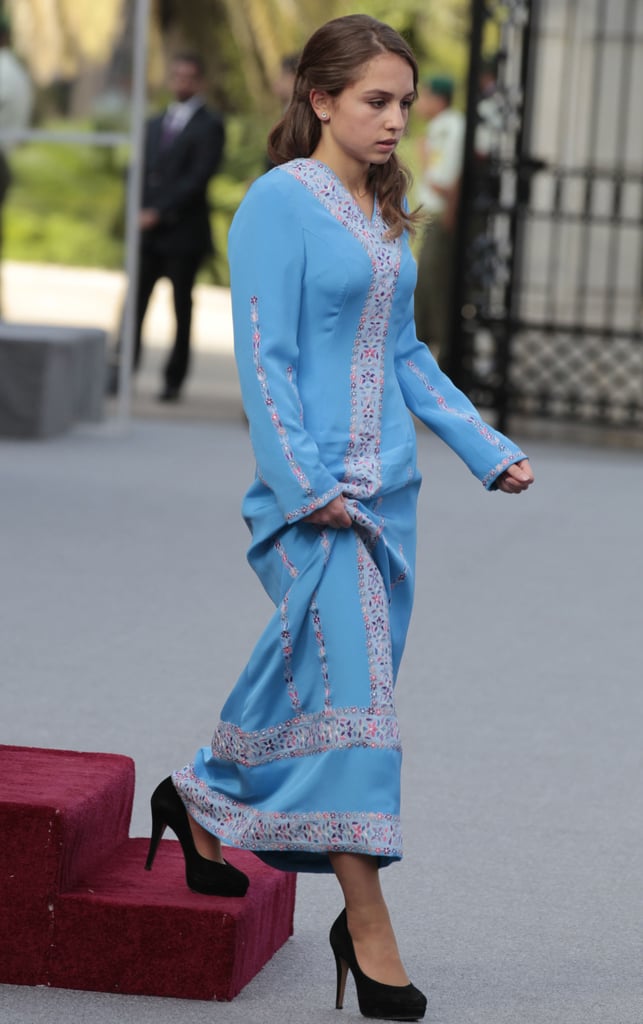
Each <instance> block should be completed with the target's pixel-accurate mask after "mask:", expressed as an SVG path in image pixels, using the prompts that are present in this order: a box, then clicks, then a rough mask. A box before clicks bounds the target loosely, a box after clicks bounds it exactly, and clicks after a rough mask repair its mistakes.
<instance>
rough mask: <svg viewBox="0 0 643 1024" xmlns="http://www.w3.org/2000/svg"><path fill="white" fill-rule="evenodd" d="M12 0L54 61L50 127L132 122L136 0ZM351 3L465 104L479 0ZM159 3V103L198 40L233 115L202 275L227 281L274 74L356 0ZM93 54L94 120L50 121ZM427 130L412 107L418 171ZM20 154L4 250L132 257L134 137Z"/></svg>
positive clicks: (19, 255) (26, 43)
mask: <svg viewBox="0 0 643 1024" xmlns="http://www.w3.org/2000/svg"><path fill="white" fill-rule="evenodd" d="M9 6H10V7H11V8H12V9H13V12H14V14H15V15H17V17H14V27H15V29H16V30H18V29H20V28H21V26H22V27H23V29H25V30H28V31H27V35H23V36H21V37H20V38H18V35H19V33H18V31H16V46H17V49H18V50H19V52H21V54H22V55H23V56H24V58H25V59H26V60H27V63H28V64H29V66H30V68H32V70H33V71H34V77H35V78H36V79H37V80H38V81H40V82H43V80H44V77H46V76H45V75H44V71H45V68H47V69H49V71H50V72H51V75H50V84H49V86H48V91H47V90H42V92H43V95H44V94H45V93H46V94H47V95H48V96H49V100H48V101H47V102H45V103H43V104H42V106H41V110H42V111H43V113H42V114H41V116H40V123H39V127H40V128H49V129H52V130H55V129H56V128H57V127H61V128H62V127H64V128H66V129H70V128H73V129H79V128H80V129H82V128H85V129H87V130H89V129H93V130H100V129H107V130H109V129H116V130H118V129H121V130H123V129H126V124H127V121H128V115H129V102H128V95H127V88H128V84H127V82H126V81H125V78H124V71H123V69H124V68H126V67H127V66H128V65H127V60H128V57H127V55H128V53H130V52H131V28H132V10H133V8H132V3H131V0H105V3H104V4H101V5H99V6H100V7H101V11H102V14H101V18H100V19H98V20H97V19H95V18H93V15H92V17H91V18H89V14H88V12H94V13H95V3H94V0H14V3H13V4H9ZM96 9H97V8H96ZM350 9H351V11H352V12H355V13H366V14H370V15H372V16H374V17H377V18H380V19H381V20H383V21H387V22H388V23H389V24H391V25H393V26H394V27H395V28H396V29H398V31H400V32H402V33H403V34H404V35H405V37H406V38H407V39H408V40H409V42H410V43H411V45H412V46H413V48H414V50H415V52H416V54H417V56H418V61H419V64H420V70H421V74H422V76H423V77H424V76H426V75H429V74H434V73H438V72H440V73H448V74H450V75H452V76H453V77H454V78H455V80H456V82H457V83H458V87H459V89H458V91H457V92H456V102H457V103H458V102H459V103H460V104H461V103H462V98H463V95H464V78H465V75H466V66H467V43H466V35H467V26H468V12H469V0H397V3H395V4H393V3H391V2H390V0H388V2H387V0H353V2H352V3H351V8H350ZM119 12H120V13H119ZM152 12H153V23H152V25H151V32H150V56H149V61H148V71H149V95H150V101H151V106H152V107H153V108H154V109H158V108H159V107H160V106H161V105H162V104H163V103H164V102H165V100H166V99H167V94H166V92H165V87H164V83H163V69H164V67H165V64H166V61H167V57H168V55H169V54H171V53H172V52H175V51H176V50H177V49H184V48H186V47H187V48H190V49H196V50H198V51H199V52H200V53H202V54H203V56H204V59H205V61H206V65H207V70H208V81H209V82H210V90H209V92H210V96H209V99H210V102H211V103H213V104H214V105H215V106H216V107H218V109H220V110H222V111H223V112H224V114H225V118H226V127H227V142H226V150H225V157H224V162H223V166H222V168H221V170H220V172H219V174H217V176H216V177H215V178H214V180H213V182H212V184H211V201H212V210H213V213H212V224H213V233H214V237H215V243H216V250H217V251H216V256H215V259H214V261H213V262H212V263H211V264H210V265H208V266H206V267H205V268H204V270H203V271H202V278H203V279H205V280H210V281H215V282H216V283H219V284H226V283H227V281H228V271H227V263H226V239H227V233H228V228H229V225H230V221H231V219H232V216H233V215H234V211H235V210H236V208H237V206H238V205H239V203H240V201H241V199H242V198H243V195H244V193H245V191H246V189H247V187H248V185H249V184H250V182H251V181H252V180H253V179H254V178H256V177H257V176H258V175H259V174H261V173H262V172H263V170H264V167H265V160H266V156H265V144H266V137H267V134H268V131H269V129H270V127H271V125H272V124H273V123H274V121H275V120H276V119H277V118H278V117H279V106H278V103H277V101H276V100H275V98H274V96H273V95H272V92H271V88H270V84H271V82H272V80H273V78H274V76H275V74H276V72H277V70H278V67H279V62H280V60H281V57H282V56H283V55H284V54H285V53H291V52H294V51H296V50H298V49H300V48H301V46H302V45H303V44H304V42H305V41H306V39H307V38H308V36H309V35H310V34H311V32H312V31H314V29H315V28H317V27H318V26H319V25H320V24H322V23H323V22H324V21H326V20H328V19H329V18H331V17H337V16H339V15H341V14H344V13H346V4H345V2H344V0H153V3H152ZM43 19H44V20H43ZM89 22H91V24H89ZM47 26H49V31H50V33H51V43H50V46H49V51H48V52H47V53H41V52H40V51H41V50H43V48H44V50H46V49H47V48H46V47H44V43H43V38H44V37H43V33H44V32H45V30H46V28H47ZM108 51H109V52H111V54H112V56H111V58H109V57H108V56H107V53H108ZM54 53H55V54H58V58H57V59H59V61H61V63H60V65H59V67H58V69H57V71H56V73H55V74H54V72H53V71H52V70H51V69H52V67H53V64H52V60H53V57H52V54H54ZM60 54H64V60H63V58H62V57H60ZM92 61H94V68H93V71H92V74H94V75H96V73H97V68H98V65H100V66H101V67H102V74H103V92H102V94H100V93H99V95H98V98H97V99H96V98H95V99H94V102H93V104H92V105H91V108H90V109H89V111H88V112H86V113H85V115H84V120H83V121H82V123H81V122H80V121H79V120H78V118H74V119H71V118H65V120H64V122H61V121H58V122H56V121H52V120H51V116H52V115H51V110H52V101H51V96H52V91H53V94H54V95H55V90H62V92H61V95H62V94H64V96H65V104H64V106H65V107H66V108H68V109H69V110H72V111H73V109H74V104H75V103H76V105H77V104H78V102H79V97H80V98H81V99H82V98H83V97H85V98H86V95H87V89H86V83H84V80H82V76H81V78H80V79H79V80H78V82H75V80H73V79H72V78H66V77H65V75H67V73H68V72H69V70H70V69H72V68H76V69H78V68H81V69H82V67H83V66H84V67H88V66H91V63H92ZM38 62H39V63H38ZM101 62H102V63H101ZM35 72H37V73H35ZM56 75H58V76H59V78H57V77H56ZM74 96H75V97H76V99H74ZM55 107H56V104H55V102H54V103H53V108H54V109H55ZM423 128H424V126H423V124H422V123H421V122H420V121H419V119H417V118H413V116H412V118H411V123H410V132H409V134H410V138H409V139H406V140H405V141H404V144H403V146H402V150H401V155H402V157H403V159H405V160H406V162H407V163H409V165H410V166H411V169H412V170H413V169H414V165H415V163H416V147H415V137H417V135H419V133H420V132H421V131H423ZM10 160H11V167H12V172H13V176H14V182H13V185H12V187H11V191H10V192H9V196H8V200H7V203H6V206H5V210H4V256H5V258H9V259H18V260H29V261H34V262H52V263H65V264H76V265H83V266H99V267H106V268H121V267H122V266H123V262H124V252H123V220H124V202H125V195H124V181H125V174H126V166H127V152H126V149H125V148H123V149H118V150H106V149H102V148H99V147H95V146H91V145H86V146H85V145H67V144H55V143H29V144H25V145H23V146H20V147H19V148H17V149H15V150H14V151H13V152H12V154H11V157H10ZM411 199H413V196H412V197H411Z"/></svg>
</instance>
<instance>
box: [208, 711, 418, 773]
mask: <svg viewBox="0 0 643 1024" xmlns="http://www.w3.org/2000/svg"><path fill="white" fill-rule="evenodd" d="M349 747H372V748H378V749H391V750H400V751H401V749H402V743H401V739H400V728H399V724H398V721H397V717H396V715H395V712H394V711H393V712H389V713H376V712H374V711H372V710H371V709H370V708H330V707H328V708H326V709H325V710H324V711H318V712H316V713H315V714H313V715H306V714H301V715H298V716H297V717H296V718H291V719H290V720H289V721H287V722H281V723H280V724H279V725H273V726H270V727H269V728H267V729H259V730H257V731H256V732H244V731H243V730H242V729H240V728H239V726H237V725H233V724H232V723H231V722H219V724H218V726H217V728H216V729H215V732H214V736H213V737H212V744H211V749H212V753H213V755H214V757H217V758H219V759H220V760H222V761H233V762H234V763H235V764H242V765H244V767H246V768H250V767H254V766H256V765H260V764H268V763H270V762H271V761H282V760H283V759H284V758H290V757H307V756H309V755H310V754H322V753H324V752H325V751H327V750H340V749H347V748H349Z"/></svg>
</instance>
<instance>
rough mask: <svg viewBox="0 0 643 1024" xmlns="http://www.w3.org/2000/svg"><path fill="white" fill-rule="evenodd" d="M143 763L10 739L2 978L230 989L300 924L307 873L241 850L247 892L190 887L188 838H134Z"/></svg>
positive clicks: (169, 990) (0, 776)
mask: <svg viewBox="0 0 643 1024" xmlns="http://www.w3.org/2000/svg"><path fill="white" fill-rule="evenodd" d="M133 796H134V762H133V761H132V760H131V759H130V758H128V757H124V756H122V755H117V754H97V753H81V752H78V751H64V750H45V749H40V748H34V747H9V746H4V747H3V746H0V835H1V837H2V841H1V842H0V905H1V906H2V913H1V914H0V981H3V982H7V983H10V984H21V985H53V986H56V987H60V988H76V989H89V990H93V991H100V992H123V993H130V994H140V995H156V996H174V997H180V998H188V999H232V998H233V997H234V996H235V995H237V993H238V992H239V991H240V990H241V989H242V988H243V986H244V985H246V984H247V983H248V982H249V981H250V980H251V978H253V977H254V975H255V974H257V973H258V971H259V970H261V968H262V967H263V966H264V965H265V964H266V963H267V962H268V960H269V959H270V958H271V957H272V956H273V955H274V953H275V952H276V951H277V950H278V949H279V948H280V947H281V946H282V945H283V944H284V942H286V940H287V939H288V937H289V936H290V935H292V931H293V915H294V906H295V884H296V876H295V875H290V874H284V873H282V872H278V871H275V870H274V869H272V868H270V867H268V866H267V865H265V864H263V863H262V862H261V861H260V860H259V859H258V858H256V857H254V856H253V855H252V854H250V853H245V852H243V851H235V850H226V854H225V856H226V860H229V861H230V863H232V864H234V865H235V866H236V867H238V868H240V869H241V870H242V871H245V873H246V874H247V875H248V876H249V878H250V887H249V889H248V892H247V894H246V896H244V897H240V898H227V899H226V898H222V897H216V896H202V895H199V894H197V893H192V892H190V890H189V889H188V888H187V886H186V884H185V870H184V863H183V856H182V853H181V848H180V846H179V844H178V843H177V842H175V841H173V840H164V841H163V842H162V843H161V845H160V848H159V851H158V853H157V856H156V859H155V861H154V868H153V870H152V871H151V872H148V871H144V869H143V865H144V862H145V855H146V850H147V840H145V839H129V838H128V831H129V822H130V816H131V810H132V801H133Z"/></svg>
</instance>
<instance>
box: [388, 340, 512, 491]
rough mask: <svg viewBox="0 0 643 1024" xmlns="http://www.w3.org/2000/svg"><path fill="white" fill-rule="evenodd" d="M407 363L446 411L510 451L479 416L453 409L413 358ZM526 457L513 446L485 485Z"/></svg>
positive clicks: (484, 480) (485, 478)
mask: <svg viewBox="0 0 643 1024" xmlns="http://www.w3.org/2000/svg"><path fill="white" fill-rule="evenodd" d="M406 365H407V366H408V368H409V370H410V371H411V373H413V374H415V376H416V377H417V378H418V380H420V381H421V382H422V384H424V387H425V388H426V390H427V391H428V392H430V394H432V395H433V397H434V398H435V401H436V403H437V405H438V406H439V407H440V408H441V409H442V410H443V411H444V412H448V413H451V415H453V416H458V417H459V418H460V419H463V420H466V422H467V423H470V424H471V426H472V427H474V428H475V429H476V430H477V432H478V433H479V434H480V436H481V437H483V438H484V439H485V441H488V442H489V444H491V445H493V446H494V447H496V448H497V449H498V450H499V451H501V452H509V449H508V447H507V445H506V444H505V443H504V441H501V440H500V438H499V437H498V435H497V434H496V432H495V431H494V430H492V429H491V427H488V426H487V424H486V423H483V422H482V420H481V419H480V418H479V417H478V416H474V415H473V413H470V412H459V411H458V410H457V409H452V408H451V407H450V406H449V404H448V403H447V400H446V398H445V397H444V395H442V394H440V392H439V391H438V390H437V388H435V387H434V386H433V384H431V382H430V381H429V379H428V378H427V376H426V374H425V373H423V372H422V370H420V368H419V367H418V366H417V365H416V364H415V363H414V362H413V360H412V359H408V360H407V363H406ZM526 458H527V456H526V455H525V454H524V452H522V451H521V450H520V449H519V448H513V447H512V449H511V454H507V456H506V457H505V458H504V459H503V460H502V462H499V463H498V464H497V465H496V466H494V468H493V469H491V470H489V472H488V473H487V474H486V476H485V477H484V479H483V481H482V485H483V487H488V486H489V484H490V483H491V481H492V480H493V479H494V478H495V477H496V476H498V475H499V473H501V472H502V470H503V469H506V467H507V466H510V465H511V464H512V463H513V462H517V461H519V460H520V459H526Z"/></svg>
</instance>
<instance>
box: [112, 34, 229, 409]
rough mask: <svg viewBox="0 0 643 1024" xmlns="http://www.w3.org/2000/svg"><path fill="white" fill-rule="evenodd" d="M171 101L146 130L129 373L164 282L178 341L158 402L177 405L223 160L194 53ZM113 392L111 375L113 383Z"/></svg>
mask: <svg viewBox="0 0 643 1024" xmlns="http://www.w3.org/2000/svg"><path fill="white" fill-rule="evenodd" d="M169 85H170V89H171V92H172V95H173V97H174V102H173V103H171V104H170V105H169V107H168V108H167V110H166V111H165V112H164V113H163V114H160V115H158V116H156V117H153V118H151V119H150V120H149V121H148V123H147V125H146V135H145V154H144V179H143V197H142V204H141V207H142V208H141V212H140V230H141V251H140V271H139V274H140V276H139V286H138V295H137V304H136V339H135V346H134V369H136V368H137V367H138V365H139V362H140V358H141V328H142V325H143V319H144V317H145V311H146V309H147V305H148V302H149V300H150V297H151V295H152V291H153V290H154V286H155V284H156V282H157V281H158V280H159V278H161V277H167V278H169V280H170V282H171V284H172V289H173V293H174V311H175V315H176V337H175V341H174V346H173V348H172V351H171V352H170V355H169V358H168V360H167V362H166V364H165V369H164V378H165V379H164V385H163V388H162V390H161V392H160V394H159V400H160V401H166V402H171V401H176V400H177V399H178V398H179V396H180V393H181V387H182V385H183V382H184V380H185V378H186V376H187V372H188V368H189V362H190V327H191V320H192V289H193V286H194V282H195V280H196V275H197V272H198V270H199V267H200V265H201V263H202V261H203V259H204V257H205V256H207V255H208V254H211V253H212V252H213V244H212V233H211V229H210V210H209V206H208V200H207V188H208V182H209V181H210V178H211V177H212V176H213V174H214V173H215V171H216V170H217V168H218V167H219V164H220V163H221V158H222V155H223V146H224V141H225V136H224V126H223V120H222V118H221V117H220V116H219V114H217V113H216V112H214V111H212V110H209V109H208V108H207V107H206V105H205V99H204V97H203V90H204V87H205V78H204V66H203V62H202V60H201V58H200V57H199V56H198V55H196V54H192V53H181V54H177V55H176V56H175V57H174V58H173V60H172V64H171V67H170V77H169ZM110 383H111V384H112V390H114V384H115V383H116V374H115V375H114V376H113V378H112V380H111V382H110Z"/></svg>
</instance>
